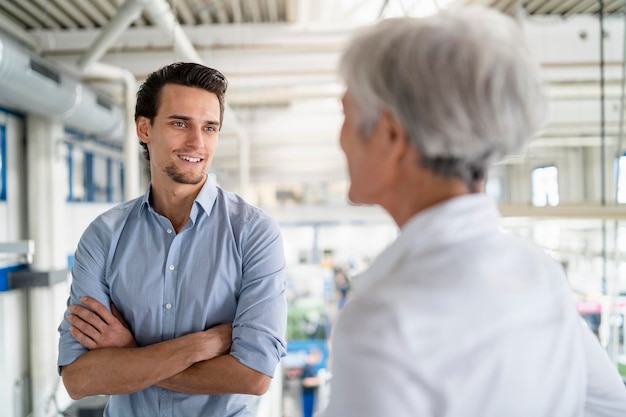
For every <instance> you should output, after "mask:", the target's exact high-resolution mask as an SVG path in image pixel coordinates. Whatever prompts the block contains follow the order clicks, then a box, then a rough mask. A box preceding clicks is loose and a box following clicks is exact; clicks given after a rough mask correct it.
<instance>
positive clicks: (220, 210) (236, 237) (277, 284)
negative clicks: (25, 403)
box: [58, 179, 287, 417]
mask: <svg viewBox="0 0 626 417" xmlns="http://www.w3.org/2000/svg"><path fill="white" fill-rule="evenodd" d="M284 266H285V260H284V252H283V244H282V238H281V234H280V229H279V227H278V224H277V223H276V222H275V221H274V220H273V219H271V218H270V217H269V216H267V215H266V214H264V213H263V212H262V211H261V210H260V209H258V208H255V207H253V206H251V205H249V204H247V203H246V202H245V201H243V200H242V199H241V198H240V197H239V196H237V195H235V194H232V193H228V192H225V191H224V190H222V189H220V188H218V187H216V186H215V185H213V184H212V183H211V182H210V180H209V179H207V181H206V183H205V185H204V186H203V188H202V190H201V191H200V193H199V194H198V196H197V198H196V200H195V202H194V204H193V207H192V209H191V214H190V219H189V221H188V222H187V224H186V225H185V226H184V227H183V228H182V229H181V231H180V232H179V233H178V234H177V233H176V232H175V231H174V228H173V227H172V224H171V223H170V221H169V220H168V219H167V218H165V217H163V216H161V215H160V214H158V213H156V212H155V211H154V209H153V208H152V206H151V205H150V188H149V189H148V192H146V194H145V195H144V196H143V197H141V198H138V199H135V200H132V201H129V202H126V203H123V204H120V205H119V206H117V207H115V208H113V209H111V210H109V211H107V212H105V213H104V214H102V215H100V216H99V217H98V218H96V219H95V220H94V221H93V222H92V223H91V224H90V225H89V227H88V228H87V229H86V230H85V232H84V234H83V236H82V237H81V239H80V242H79V244H78V248H77V250H76V254H75V260H74V265H73V268H72V276H73V280H72V285H71V291H70V296H69V299H68V305H69V304H80V301H79V299H80V297H81V296H83V295H88V296H90V297H92V298H95V299H96V300H98V301H100V302H101V303H103V304H104V305H105V306H107V307H108V306H109V305H110V303H111V302H114V303H115V306H116V307H117V308H118V309H119V311H120V312H121V313H122V315H123V317H124V318H125V319H126V321H127V322H128V324H129V325H130V328H131V331H132V333H133V335H134V336H135V340H136V342H137V344H138V345H139V346H146V345H151V344H154V343H157V342H161V341H164V340H170V339H173V338H177V337H180V336H183V335H185V334H188V333H192V332H198V331H202V330H205V329H208V328H210V327H213V326H215V325H217V324H221V323H233V341H232V347H231V351H230V354H231V355H232V356H233V357H234V358H235V359H237V360H238V361H239V362H241V363H242V364H244V365H246V366H248V367H250V368H252V369H254V370H256V371H259V372H261V373H263V374H266V375H269V376H273V374H274V370H275V369H276V366H277V365H278V362H279V361H280V358H281V357H283V356H284V355H285V340H284V336H285V330H286V320H287V304H286V301H285V288H286V282H285V277H284V274H283V270H284ZM69 327H70V325H69V323H68V321H67V320H65V319H64V320H63V321H62V322H61V325H60V326H59V333H60V340H59V358H58V365H59V367H61V366H64V365H68V364H70V363H72V362H73V361H75V360H76V359H77V358H78V357H80V356H81V355H82V354H84V353H85V352H87V349H86V348H84V347H83V346H82V345H80V344H79V343H78V342H77V341H76V340H75V339H74V338H73V337H72V335H71V334H70V333H69V332H68V328H69ZM250 398H251V396H249V395H190V394H184V393H178V392H174V391H170V390H166V389H162V388H158V387H154V386H153V387H150V388H147V389H145V390H143V391H139V392H136V393H133V394H128V395H114V396H111V398H110V399H109V403H108V404H107V408H106V411H105V416H111V417H113V416H125V417H127V416H128V417H130V416H162V417H166V416H167V417H176V416H180V417H187V416H219V417H229V416H248V415H250V413H249V412H248V410H247V408H246V404H247V403H248V401H249V400H250Z"/></svg>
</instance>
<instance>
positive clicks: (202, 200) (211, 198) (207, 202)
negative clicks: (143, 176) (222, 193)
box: [138, 175, 217, 222]
mask: <svg viewBox="0 0 626 417" xmlns="http://www.w3.org/2000/svg"><path fill="white" fill-rule="evenodd" d="M151 192H152V182H150V184H148V189H147V190H146V192H145V193H144V195H143V197H141V204H140V205H139V212H138V214H139V216H141V215H142V214H143V212H144V210H146V209H148V208H150V207H151V205H150V193H151ZM216 198H217V186H216V185H215V184H214V183H213V181H211V177H210V176H208V175H207V179H206V181H205V182H204V185H203V186H202V188H201V189H200V192H199V193H198V195H197V196H196V199H195V200H194V205H193V207H192V208H191V213H190V217H191V218H192V219H193V221H194V222H195V221H196V218H197V215H198V212H197V208H196V205H198V206H200V207H201V208H202V210H204V212H205V213H206V214H209V213H211V209H212V208H213V204H214V203H215V199H216Z"/></svg>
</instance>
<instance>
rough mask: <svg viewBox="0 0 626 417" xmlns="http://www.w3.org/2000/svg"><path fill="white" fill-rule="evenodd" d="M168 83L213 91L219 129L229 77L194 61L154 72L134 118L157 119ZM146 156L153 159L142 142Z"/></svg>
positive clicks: (140, 95) (142, 88)
mask: <svg viewBox="0 0 626 417" xmlns="http://www.w3.org/2000/svg"><path fill="white" fill-rule="evenodd" d="M166 84H177V85H182V86H186V87H197V88H201V89H203V90H206V91H208V92H210V93H214V94H215V95H216V96H217V99H218V100H219V103H220V128H221V126H222V121H223V119H224V96H225V95H226V90H227V88H228V81H227V80H226V77H224V75H223V74H222V73H221V72H219V71H218V70H216V69H213V68H209V67H207V66H204V65H202V64H196V63H192V62H175V63H173V64H170V65H166V66H164V67H162V68H159V69H158V70H156V71H154V72H153V73H151V74H150V75H148V78H146V81H145V82H144V83H143V84H142V85H141V86H140V87H139V91H138V92H137V104H136V106H135V121H136V120H137V118H138V117H139V116H143V117H146V118H148V119H150V123H152V122H153V121H154V118H155V117H156V115H157V111H158V109H159V105H160V101H159V100H160V97H161V90H162V89H163V86H165V85H166ZM140 143H141V146H142V147H143V155H144V157H145V158H146V159H147V160H150V153H149V152H148V145H146V144H145V143H143V142H141V141H140Z"/></svg>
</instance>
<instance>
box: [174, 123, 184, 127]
mask: <svg viewBox="0 0 626 417" xmlns="http://www.w3.org/2000/svg"><path fill="white" fill-rule="evenodd" d="M172 125H174V126H176V127H183V126H185V123H183V122H172Z"/></svg>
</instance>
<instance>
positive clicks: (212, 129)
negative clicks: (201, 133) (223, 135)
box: [204, 126, 217, 132]
mask: <svg viewBox="0 0 626 417" xmlns="http://www.w3.org/2000/svg"><path fill="white" fill-rule="evenodd" d="M204 130H206V131H207V132H215V131H216V130H217V129H215V126H207V127H205V128H204Z"/></svg>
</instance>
